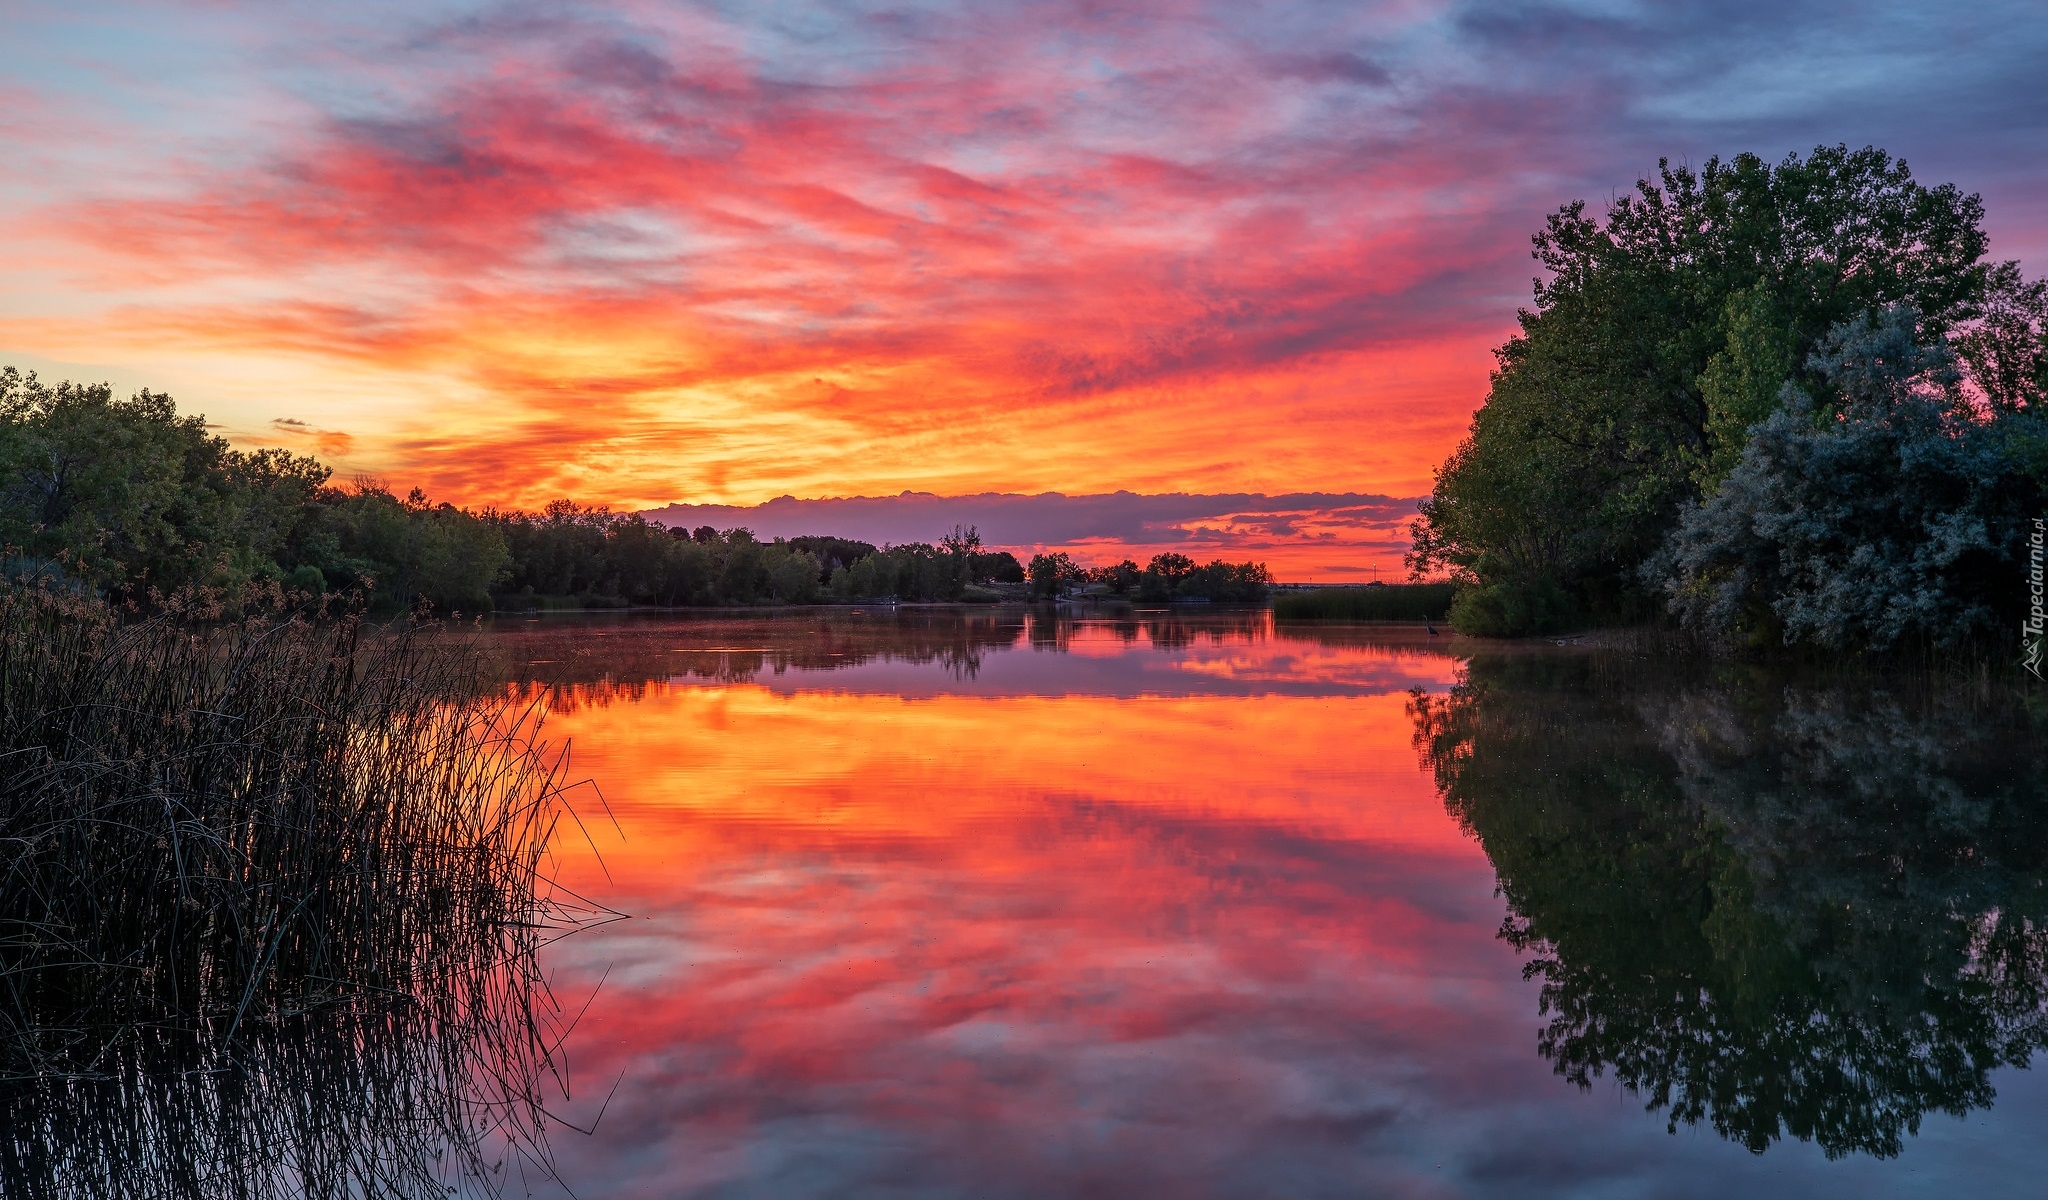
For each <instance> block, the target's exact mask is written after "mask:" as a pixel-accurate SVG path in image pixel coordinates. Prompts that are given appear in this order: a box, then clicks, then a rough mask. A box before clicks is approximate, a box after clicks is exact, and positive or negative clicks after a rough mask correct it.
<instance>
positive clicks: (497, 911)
mask: <svg viewBox="0 0 2048 1200" xmlns="http://www.w3.org/2000/svg"><path fill="white" fill-rule="evenodd" d="M536 721H537V716H536V713H535V712H534V711H533V710H531V709H517V708H510V709H508V708H507V707H506V705H505V703H504V701H503V699H502V693H501V692H499V691H496V690H494V689H493V688H491V687H490V686H488V681H487V679H486V677H485V676H484V675H483V673H482V671H481V664H480V660H479V659H478V657H477V656H476V655H475V654H474V653H473V652H471V651H470V650H469V649H468V648H467V647H465V646H464V645H463V644H462V643H460V641H459V640H457V639H451V638H447V637H444V636H438V635H437V634H436V633H435V632H434V631H433V630H432V629H430V628H426V627H423V626H420V625H417V624H413V625H407V626H404V627H401V628H398V629H395V630H392V631H389V632H379V633H376V634H374V635H373V634H372V632H371V631H368V630H366V629H365V628H364V627H363V626H362V625H360V624H359V623H357V622H356V621H354V620H340V621H335V622H322V623H315V622H311V621H307V620H303V619H299V618H295V617H290V616H281V617H280V616H271V617H256V618H248V619H241V620H234V621H224V620H221V619H220V617H219V614H218V613H217V612H210V611H193V610H191V609H189V608H188V609H186V610H184V611H178V612H171V613H166V614H162V615H158V616H155V617H152V618H149V619H141V620H122V619H120V618H118V617H117V615H116V614H114V613H113V612H111V611H109V610H108V609H107V608H106V607H105V606H104V605H102V604H100V603H99V602H97V601H94V600H92V599H90V598H88V597H81V596H77V595H63V594H58V593H54V592H50V591H47V590H43V589H39V588H34V587H23V586H13V587H4V588H0V1192H4V1193H5V1194H7V1195H10V1196H14V1195H21V1196H43V1195H50V1196H57V1195H65V1196H69V1195H103V1194H105V1195H154V1194H171V1195H195V1196H196V1195H206V1196H212V1195H223V1196H227V1195H235V1196H267V1195H307V1194H311V1195H328V1194H334V1195H352V1194H354V1195H415V1194H416V1195H423V1196H424V1195H445V1194H447V1192H448V1191H449V1190H451V1188H452V1187H453V1186H454V1182H453V1181H460V1182H463V1183H464V1184H465V1186H475V1187H480V1188H481V1189H482V1190H485V1191H493V1190H495V1189H496V1187H497V1186H498V1183H499V1182H501V1181H502V1178H503V1177H502V1176H500V1175H494V1174H493V1172H492V1170H491V1169H490V1166H489V1162H490V1159H491V1158H492V1157H493V1156H495V1155H498V1154H502V1153H504V1152H506V1151H507V1150H508V1149H509V1150H511V1151H514V1152H515V1158H516V1159H517V1160H518V1161H520V1162H526V1163H531V1164H537V1165H541V1166H544V1165H545V1162H546V1153H545V1143H544V1136H543V1134H544V1129H545V1118H544V1110H543V1109H542V1107H541V1093H540V1087H541V1085H542V1083H543V1082H547V1081H550V1080H552V1081H553V1082H554V1083H555V1084H560V1083H561V1082H562V1080H561V1076H560V1073H559V1071H558V1070H557V1069H556V1068H557V1064H558V1057H557V1054H556V1051H557V1047H558V1045H559V1039H560V1036H561V1033H562V1022H561V1020H560V1012H559V1010H558V1009H557V1008H556V1006H555V1003H554V1000H553V998H552V996H551V995H550V994H549V993H548V990H547V987H546V983H545V979H544V978H543V976H542V975H541V973H540V970H539V968H538V966H537V965H536V962H535V958H534V954H535V951H536V950H537V948H538V946H539V944H540V942H541V940H542V939H543V938H544V937H547V936H550V935H551V932H552V931H556V930H560V929H562V928H565V927H571V926H574V925H575V924H577V923H579V922H580V921H582V920H585V919H587V917H588V916H589V915H590V913H589V911H588V910H587V909H586V908H585V907H583V906H581V905H579V903H578V902H577V901H576V899H575V898H574V897H573V896H570V895H568V894H566V893H564V892H562V891H560V890H559V889H556V888H554V887H553V886H552V885H551V884H550V882H549V879H548V875H547V870H546V867H547V864H548V862H549V851H548V846H549V844H550V841H551V839H553V837H554V836H555V834H556V831H557V825H558V824H559V823H560V822H561V820H562V819H563V817H564V815H565V813H566V811H567V810H566V807H565V805H564V803H563V782H562V778H561V774H560V770H561V765H562V763H561V760H560V758H559V757H551V756H550V755H549V754H548V753H547V752H546V750H545V747H544V745H543V744H542V743H541V742H540V741H539V740H538V737H537V732H538V731H537V725H536Z"/></svg>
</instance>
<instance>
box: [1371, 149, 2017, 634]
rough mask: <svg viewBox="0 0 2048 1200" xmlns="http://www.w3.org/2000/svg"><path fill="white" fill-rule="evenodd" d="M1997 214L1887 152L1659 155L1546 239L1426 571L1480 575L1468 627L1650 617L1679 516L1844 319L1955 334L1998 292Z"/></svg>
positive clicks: (1459, 457)
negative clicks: (1988, 261) (1878, 312)
mask: <svg viewBox="0 0 2048 1200" xmlns="http://www.w3.org/2000/svg"><path fill="white" fill-rule="evenodd" d="M1982 219H1983V205H1982V203H1981V202H1980V201H1979V200H1978V198H1977V197H1976V196H1974V195H1966V194H1964V193H1962V192H1960V191H1958V190H1957V189H1956V188H1955V187H1954V186H1952V185H1947V184H1944V185H1941V186H1938V187H1927V186H1925V185H1922V184H1920V183H1918V182H1916V181H1915V180H1914V179H1913V177H1912V174H1911V172H1909V171H1908V170H1907V168H1906V164H1905V163H1904V162H1902V161H1899V160H1895V159H1893V158H1892V157H1891V156H1890V155H1888V154H1886V153H1885V152H1884V151H1882V150H1878V149H1874V148H1865V149H1862V150H1850V149H1848V148H1847V147H1844V146H1835V147H1821V148H1818V149H1816V150H1815V151H1814V152H1813V153H1812V154H1811V155H1809V156H1807V157H1805V158H1803V159H1802V158H1800V157H1799V156H1797V155H1790V156H1787V157H1786V158H1785V159H1784V160H1782V161H1780V162H1778V163H1776V164H1772V163H1767V162H1765V161H1764V160H1762V159H1760V158H1758V157H1756V156H1755V155H1749V154H1744V155H1739V156H1737V157H1735V158H1734V159H1731V160H1728V161H1725V162H1724V161H1722V160H1721V159H1719V158H1711V159H1709V160H1707V162H1706V163H1705V164H1704V165H1703V166H1702V167H1701V168H1700V169H1698V170H1697V171H1695V170H1693V169H1691V168H1689V167H1685V166H1673V165H1671V164H1670V163H1669V162H1668V161H1666V162H1660V163H1659V165H1658V172H1657V176H1656V178H1654V179H1644V180H1640V181H1638V182H1637V184H1636V187H1635V189H1634V190H1633V191H1631V192H1629V193H1627V194H1624V195H1622V196H1621V197H1619V198H1618V199H1616V200H1615V201H1614V202H1613V203H1612V204H1611V205H1609V206H1608V208H1607V210H1606V212H1605V213H1604V214H1602V215H1600V216H1594V215H1591V214H1589V213H1588V211H1587V206H1586V204H1585V203H1584V202H1583V201H1574V202H1573V203H1571V204H1568V205H1565V206H1564V207H1563V208H1561V209H1559V210H1558V211H1557V212H1555V213H1553V214H1552V215H1551V216H1550V217H1549V218H1548V220H1547V221H1546V223H1545V226H1544V228H1543V230H1542V231H1541V232H1540V233H1538V234H1536V235H1535V238H1534V241H1535V257H1536V259H1537V260H1538V261H1539V262H1540V263H1541V264H1542V266H1543V268H1544V270H1545V272H1546V275H1545V277H1544V278H1543V279H1540V280H1539V281H1538V282H1537V284H1536V290H1535V305H1534V307H1533V308H1531V309H1527V310H1524V311H1522V312H1521V314H1520V323H1521V331H1520V332H1519V333H1518V334H1517V335H1516V336H1515V337H1514V338H1512V339H1510V340H1509V341H1508V343H1507V344H1506V345H1504V346H1502V347H1501V348H1500V349H1499V350H1498V351H1497V352H1496V359H1497V366H1496V369H1495V371H1494V374H1493V378H1492V385H1491V389H1490V391H1489V393H1488V396H1487V400H1486V404H1485V405H1484V407H1482V408H1481V409H1480V410H1479V412H1478V414H1477V415H1476V416H1475V418H1474V420H1473V424H1472V428H1471V431H1470V433H1469V434H1468V436H1467V437H1466V438H1465V440H1464V441H1463V442H1462V443H1461V444H1460V445H1459V447H1458V448H1457V450H1456V451H1455V452H1454V453H1453V454H1452V455H1451V457H1450V459H1449V460H1448V461H1446V462H1445V464H1444V466H1443V467H1442V469H1441V470H1440V471H1439V472H1438V476H1437V483H1436V487H1435V490H1434V492H1433V493H1432V495H1431V496H1430V498H1429V499H1428V500H1427V501H1425V502H1424V504H1423V506H1422V515H1421V517H1420V518H1419V519H1418V520H1417V522H1416V524H1415V546H1414V550H1413V552H1412V553H1411V555H1410V560H1409V561H1410V565H1411V567H1413V568H1414V569H1415V571H1416V572H1417V573H1418V574H1424V573H1431V572H1437V571H1448V572H1450V573H1451V574H1453V575H1455V576H1457V577H1459V578H1461V579H1463V580H1465V581H1467V582H1469V583H1471V584H1473V585H1475V586H1473V587H1470V588H1468V589H1466V593H1465V595H1463V596H1461V599H1460V612H1459V613H1455V614H1454V619H1461V623H1462V624H1464V625H1465V626H1466V627H1468V628H1471V629H1472V630H1473V631H1474V632H1485V633H1517V632H1525V631H1529V630H1532V629H1540V628H1543V627H1545V626H1547V625H1552V624H1556V623H1559V622H1562V621H1564V620H1568V619H1571V616H1572V614H1573V613H1574V612H1577V613H1581V614H1585V615H1591V616H1596V617H1611V616H1617V615H1626V614H1628V613H1630V612H1632V611H1635V610H1639V609H1641V608H1643V607H1645V606H1646V604H1647V601H1648V596H1647V593H1646V592H1645V591H1644V589H1643V587H1642V585H1641V584H1640V583H1639V582H1638V579H1637V570H1638V567H1639V566H1640V564H1641V563H1642V562H1643V560H1644V559H1645V558H1646V557H1648V556H1649V554H1650V553H1652V552H1653V551H1654V550H1655V549H1656V547H1657V545H1658V544H1659V543H1660V542H1661V541H1662V539H1663V537H1664V535H1665V532H1666V531H1667V530H1668V529H1669V528H1670V527H1671V525H1672V524H1673V522H1674V520H1675V517H1676V514H1677V513H1678V511H1679V510H1680V507H1681V506H1682V505H1685V504H1687V503H1689V502H1691V501H1694V500H1696V499H1697V498H1698V497H1699V496H1700V495H1702V494H1703V493H1704V492H1706V491H1709V490H1711V489H1712V488H1713V487H1714V486H1715V485H1716V484H1717V483H1718V481H1719V480H1720V478H1722V477H1723V476H1725V475H1726V474H1727V472H1728V471H1729V470H1730V469H1732V467H1733V466H1734V464H1735V462H1736V461H1737V459H1738V458H1739V457H1740V454H1741V449H1742V445H1743V443H1744V440H1745V438H1746V435H1747V431H1748V429H1749V427H1750V426H1751V425H1752V424H1754V423H1755V422H1757V421H1760V420H1762V419H1763V418H1764V417H1765V416H1767V415H1768V414H1769V413H1770V411H1771V409H1772V408H1773V407H1774V405H1775V403H1776V398H1777V395H1778V390H1779V388H1780V387H1781V386H1782V385H1783V384H1784V383H1785V382H1786V381H1787V380H1788V379H1790V380H1793V381H1795V382H1799V383H1801V384H1802V385H1804V386H1806V387H1807V388H1808V390H1809V391H1810V392H1811V393H1813V394H1815V395H1825V387H1824V384H1825V381H1824V380H1822V379H1818V378H1808V377H1807V370H1806V368H1805V366H1804V365H1803V364H1805V363H1806V361H1807V359H1808V356H1809V353H1810V351H1811V350H1812V348H1813V346H1814V344H1815V343H1816V341H1817V340H1818V339H1819V338H1820V337H1822V336H1823V335H1824V334H1825V333H1826V332H1827V330H1828V329H1830V328H1831V327H1833V326H1834V325H1836V324H1837V323H1839V322H1841V321H1842V320H1844V319H1847V318H1849V317H1852V316H1855V315H1857V314H1860V313H1863V312H1866V311H1868V310H1871V309H1873V308H1877V307H1881V306H1883V305H1887V304H1893V303H1905V304H1910V305H1912V306H1913V307H1914V308H1915V309H1916V310H1917V311H1918V312H1920V313H1921V314H1922V316H1923V319H1924V320H1925V321H1926V323H1927V326H1928V328H1929V330H1930V331H1931V332H1932V333H1934V334H1936V335H1939V334H1941V333H1943V332H1946V331H1947V329H1948V328H1949V327H1951V326H1953V325H1955V324H1957V323H1958V322H1961V321H1965V320H1967V319H1969V318H1971V317H1972V316H1974V315H1975V313H1976V306H1977V305H1978V303H1979V301H1980V300H1981V298H1982V297H1983V296H1984V294H1985V291H1986V271H1985V269H1984V268H1983V267H1982V266H1981V265H1980V262H1979V260H1980V259H1981V258H1982V257H1983V254H1984V250H1985V236H1984V232H1983V229H1982V227H1981V226H1982Z"/></svg>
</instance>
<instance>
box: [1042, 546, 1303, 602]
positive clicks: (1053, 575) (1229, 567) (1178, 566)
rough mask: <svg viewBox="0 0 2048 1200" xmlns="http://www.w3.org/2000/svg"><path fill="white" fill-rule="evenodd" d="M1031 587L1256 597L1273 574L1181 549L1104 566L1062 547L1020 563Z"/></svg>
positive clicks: (1161, 598)
mask: <svg viewBox="0 0 2048 1200" xmlns="http://www.w3.org/2000/svg"><path fill="white" fill-rule="evenodd" d="M1025 577H1026V578H1027V579H1028V580H1029V581H1030V583H1031V593H1032V595H1034V596H1039V597H1051V596H1059V595H1064V594H1066V593H1068V592H1073V591H1084V590H1085V591H1092V592H1094V593H1096V594H1106V595H1110V596H1115V597H1119V598H1123V597H1130V598H1134V599H1137V600H1140V601H1143V602H1148V603H1164V602H1170V601H1173V600H1214V601H1219V602H1225V603H1240V604H1242V603H1256V602H1257V601H1260V600H1264V599H1265V598H1266V593H1267V591H1268V590H1269V589H1270V588H1271V587H1272V583H1273V577H1272V574H1271V573H1270V572H1268V571H1267V570H1266V564H1264V563H1258V562H1243V563H1230V562H1224V561H1223V560H1222V559H1220V558H1219V559H1215V560H1213V561H1211V562H1208V563H1204V564H1197V563H1196V562H1195V560H1194V559H1192V558H1189V557H1188V556H1187V555H1185V554H1177V553H1174V552H1173V551H1168V552H1166V553H1164V554H1155V555H1153V556H1152V561H1151V562H1149V563H1147V564H1145V566H1144V567H1143V568H1142V569H1141V568H1140V567H1139V566H1138V564H1137V563H1135V562H1133V561H1131V560H1130V559H1128V558H1127V559H1124V560H1123V561H1121V562H1117V563H1112V564H1111V565H1109V566H1104V567H1084V566H1082V565H1081V564H1079V563H1077V562H1075V561H1074V559H1073V557H1072V556H1071V555H1069V554H1067V553H1066V552H1064V551H1055V552H1053V553H1051V554H1036V555H1033V556H1032V558H1031V565H1030V566H1029V567H1027V568H1026V569H1025Z"/></svg>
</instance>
